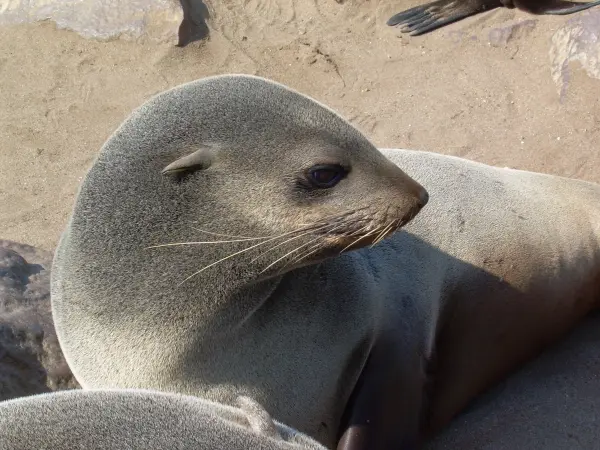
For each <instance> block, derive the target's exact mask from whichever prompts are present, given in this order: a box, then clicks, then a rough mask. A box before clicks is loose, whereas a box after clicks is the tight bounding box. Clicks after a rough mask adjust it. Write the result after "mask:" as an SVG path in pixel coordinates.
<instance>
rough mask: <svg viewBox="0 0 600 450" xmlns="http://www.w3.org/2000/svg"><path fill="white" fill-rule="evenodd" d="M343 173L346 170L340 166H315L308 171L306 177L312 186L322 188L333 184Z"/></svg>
mask: <svg viewBox="0 0 600 450" xmlns="http://www.w3.org/2000/svg"><path fill="white" fill-rule="evenodd" d="M345 175H346V171H345V170H344V168H343V167H341V166H330V165H327V166H325V165H322V166H315V167H312V168H311V169H310V170H309V171H308V179H309V181H310V182H311V183H312V184H313V186H315V187H318V188H323V189H326V188H330V187H333V186H335V185H336V184H338V182H339V181H340V180H341V179H342V178H343V177H344V176H345Z"/></svg>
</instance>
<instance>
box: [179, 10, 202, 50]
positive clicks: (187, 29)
mask: <svg viewBox="0 0 600 450" xmlns="http://www.w3.org/2000/svg"><path fill="white" fill-rule="evenodd" d="M179 3H180V4H181V9H183V20H182V21H181V24H179V32H178V37H179V42H177V47H185V46H186V45H188V44H190V43H192V42H194V41H199V40H202V39H204V38H205V37H206V36H208V26H207V25H206V19H207V18H208V17H209V14H208V8H207V7H206V5H205V4H204V3H203V2H202V0H179Z"/></svg>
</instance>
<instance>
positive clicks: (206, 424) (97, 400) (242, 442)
mask: <svg viewBox="0 0 600 450" xmlns="http://www.w3.org/2000/svg"><path fill="white" fill-rule="evenodd" d="M239 400H242V401H243V403H242V407H241V408H240V407H231V406H225V405H221V404H218V403H213V402H209V401H206V400H202V399H200V398H198V397H190V396H184V395H178V394H166V393H160V392H154V391H149V390H133V389H124V390H76V391H67V392H65V391H63V392H57V393H52V394H41V395H34V396H30V397H24V398H18V399H13V400H10V401H5V402H1V403H0V443H1V448H2V449H4V450H28V449H31V448H35V449H40V450H43V449H48V450H71V449H76V448H77V449H79V448H85V449H90V450H104V449H108V448H110V449H114V450H131V449H139V450H143V449H149V450H153V449H156V450H159V449H160V450H163V449H167V448H168V449H174V450H246V449H250V448H252V449H259V450H300V449H313V450H325V449H324V447H322V446H321V445H319V444H318V443H317V442H315V441H314V440H312V439H310V438H309V437H307V436H305V435H303V434H301V433H298V432H297V431H296V430H294V429H292V428H290V427H287V426H286V425H283V424H280V423H278V422H276V421H273V420H272V419H271V417H270V416H269V414H268V413H267V412H266V411H265V410H264V409H262V406H261V405H259V404H257V403H256V402H253V401H251V400H249V399H243V398H242V399H239Z"/></svg>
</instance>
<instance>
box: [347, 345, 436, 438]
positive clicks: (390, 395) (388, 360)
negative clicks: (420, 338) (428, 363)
mask: <svg viewBox="0 0 600 450" xmlns="http://www.w3.org/2000/svg"><path fill="white" fill-rule="evenodd" d="M398 340H399V339H398V337H394V336H393V335H392V333H389V336H381V337H379V338H378V339H377V342H376V343H375V345H374V347H373V349H372V350H371V353H370V354H369V357H368V359H367V363H366V365H365V367H364V369H363V371H362V373H361V375H360V377H359V379H358V382H357V384H356V386H355V388H354V391H353V392H352V395H351V397H350V400H349V402H348V404H347V406H346V410H345V411H344V416H343V418H342V423H341V427H340V430H339V431H340V432H339V436H340V438H339V440H338V444H337V447H336V448H337V450H373V449H388V448H389V449H397V450H416V449H417V448H419V445H420V425H421V423H420V422H421V420H420V419H421V417H422V402H423V389H424V386H425V378H426V377H425V373H424V364H423V362H424V361H423V359H422V358H421V357H420V356H419V352H418V351H415V350H414V349H411V348H407V346H406V345H405V344H402V343H399V342H398ZM406 358H411V359H408V360H407V359H406Z"/></svg>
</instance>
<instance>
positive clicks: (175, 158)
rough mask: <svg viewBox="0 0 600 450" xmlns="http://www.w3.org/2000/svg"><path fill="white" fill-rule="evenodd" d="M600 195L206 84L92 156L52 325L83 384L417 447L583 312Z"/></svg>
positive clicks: (155, 110)
mask: <svg viewBox="0 0 600 450" xmlns="http://www.w3.org/2000/svg"><path fill="white" fill-rule="evenodd" d="M415 180H416V181H415ZM422 186H426V189H425V188H423V187H422ZM428 192H429V193H430V194H431V200H429V203H427V201H428V194H427V193H428ZM426 203H427V206H426V207H425V208H423V210H422V211H421V208H422V207H423V206H424V205H425V204H426ZM599 204H600V187H599V186H598V185H595V184H591V183H586V182H583V181H579V180H569V179H566V178H560V177H554V176H549V175H543V174H535V173H530V172H523V171H519V170H510V169H501V168H496V167H491V166H487V165H484V164H480V163H476V162H472V161H468V160H463V159H460V158H455V157H450V156H443V155H438V154H435V153H428V152H420V151H411V150H389V149H388V150H386V149H384V150H381V151H378V150H377V149H376V148H375V147H374V146H373V145H372V144H371V143H370V142H369V141H368V140H367V138H366V137H364V136H363V135H362V134H361V133H360V132H359V131H358V130H356V129H355V128H354V127H353V126H351V125H350V124H349V123H348V122H347V121H346V120H344V119H343V118H342V117H340V116H339V115H337V114H336V113H335V112H333V111H332V110H330V109H329V108H327V107H326V106H324V105H322V104H320V103H318V102H317V101H315V100H313V99H310V98H309V97H307V96H305V95H302V94H300V93H298V92H296V91H294V90H291V89H289V88H286V87H285V86H282V85H280V84H278V83H275V82H272V81H269V80H265V79H262V78H258V77H253V76H247V75H226V76H218V77H210V78H205V79H202V80H197V81H194V82H191V83H188V84H185V85H182V86H178V87H176V88H173V89H171V90H169V91H166V92H164V93H161V94H159V95H158V96H156V97H154V98H153V99H151V100H149V101H148V102H146V103H145V104H144V105H142V106H141V107H140V108H138V109H137V110H136V111H134V112H133V113H132V114H131V115H130V117H129V118H128V119H126V120H125V122H124V123H123V124H122V125H121V126H120V127H119V128H118V129H117V130H116V131H115V133H114V134H113V135H112V136H111V137H110V138H109V139H108V141H107V142H106V143H105V144H104V146H103V148H102V149H101V151H100V153H99V155H98V157H97V159H96V161H95V163H94V164H93V166H92V167H91V169H90V171H89V172H88V174H87V175H86V177H85V178H84V181H83V182H82V185H81V187H80V190H79V193H78V196H77V199H76V201H75V205H74V209H73V212H72V215H71V218H70V219H69V223H68V224H67V227H66V229H65V231H64V233H63V235H62V236H61V240H60V243H59V247H58V249H57V251H56V254H55V259H54V264H53V272H52V280H51V282H52V307H53V315H54V318H55V324H56V328H57V333H58V337H59V341H60V343H61V346H62V348H63V351H64V352H65V356H66V359H67V361H68V362H69V365H70V367H71V369H72V370H73V372H74V374H75V376H76V377H77V379H78V380H79V381H80V382H81V384H82V385H83V386H84V387H94V388H113V387H123V388H136V387H143V388H151V389H158V390H162V391H175V392H181V393H185V394H191V395H198V396H200V397H204V398H207V399H210V400H214V401H221V402H223V403H231V402H233V401H234V399H235V398H236V396H238V395H246V396H249V397H252V398H254V399H256V400H257V401H258V402H260V403H261V404H263V405H265V407H266V408H267V410H269V411H270V412H271V413H272V414H273V417H275V418H276V419H277V420H279V421H281V422H283V423H286V424H289V425H290V426H293V427H294V428H296V429H298V430H299V431H301V432H304V433H306V434H308V435H310V436H312V437H314V438H315V439H317V440H318V441H320V442H321V443H322V444H323V445H325V446H327V447H328V448H333V447H335V446H336V445H337V446H338V448H339V449H344V450H350V449H352V450H357V449H373V448H414V447H416V446H418V445H420V442H421V440H422V437H425V436H429V435H430V434H431V433H432V432H433V431H435V430H437V429H439V428H440V427H441V426H443V425H444V424H446V423H447V422H448V421H449V420H450V419H451V418H452V417H454V416H455V415H456V414H457V413H458V412H459V411H461V410H462V409H463V408H464V407H465V405H466V404H467V403H468V402H469V401H470V400H471V399H472V398H474V397H475V396H476V395H477V394H479V393H481V392H483V391H484V390H485V389H487V388H488V387H490V386H492V385H493V384H494V383H495V382H497V381H499V380H500V379H502V378H503V377H504V376H505V375H507V374H508V373H510V372H511V371H512V370H514V369H515V368H516V367H517V366H519V365H520V364H522V363H524V362H525V361H526V360H528V359H530V358H532V357H533V356H535V355H536V354H537V353H538V352H539V351H541V349H542V348H544V347H545V346H546V344H547V343H549V342H551V341H553V340H556V339H558V338H559V337H560V336H562V335H563V333H564V332H566V331H567V330H568V329H570V328H571V327H572V326H573V325H574V324H575V323H576V322H577V321H578V320H579V319H580V318H582V317H583V316H584V315H586V314H587V313H588V312H589V311H590V310H592V309H593V308H594V307H595V306H596V301H597V297H596V294H597V281H598V270H599V268H600V264H599V263H600V252H599V251H598V245H599V242H598V230H599V225H600V211H599V210H598V207H597V205H599ZM419 211H420V212H419ZM402 226H403V228H402V229H401V230H399V231H397V230H398V229H399V228H401V227H402ZM375 244H378V245H375Z"/></svg>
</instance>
